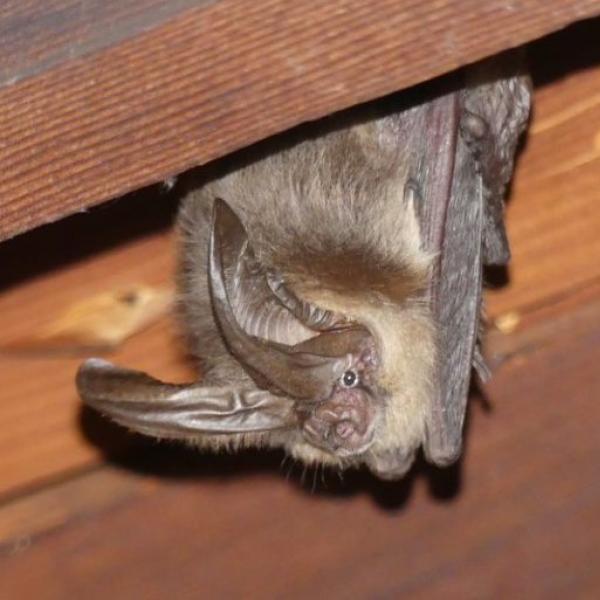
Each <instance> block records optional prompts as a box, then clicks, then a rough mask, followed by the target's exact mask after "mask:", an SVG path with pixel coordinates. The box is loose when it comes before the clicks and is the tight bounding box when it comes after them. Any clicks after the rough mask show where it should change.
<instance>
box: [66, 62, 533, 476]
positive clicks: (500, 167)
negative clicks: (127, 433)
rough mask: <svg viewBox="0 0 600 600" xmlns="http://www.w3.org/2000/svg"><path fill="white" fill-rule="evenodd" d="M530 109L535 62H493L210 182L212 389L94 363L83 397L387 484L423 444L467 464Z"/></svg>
mask: <svg viewBox="0 0 600 600" xmlns="http://www.w3.org/2000/svg"><path fill="white" fill-rule="evenodd" d="M434 88H436V91H435V92H434V91H433V89H434ZM529 101H530V92H529V86H528V80H527V78H526V77H525V76H523V75H522V74H521V73H520V71H519V69H518V68H517V67H516V66H514V64H513V63H511V62H510V61H499V60H496V61H489V62H488V63H484V64H482V65H479V66H477V67H471V69H470V70H468V71H467V72H466V75H465V81H464V82H463V85H462V86H459V87H456V85H455V86H454V87H450V86H448V85H447V84H444V83H442V84H439V85H435V84H434V85H433V86H432V85H430V86H428V87H427V86H426V88H425V91H423V88H419V89H417V90H411V91H408V92H405V93H403V94H402V95H396V96H395V97H392V102H394V103H395V107H394V108H393V109H392V110H390V109H389V102H388V104H387V105H386V108H385V110H384V109H383V108H378V109H374V108H373V107H370V108H369V110H368V111H367V112H368V115H367V116H365V115H362V116H359V117H356V116H355V117H353V118H352V122H351V123H348V122H347V121H346V122H344V120H343V119H340V118H339V117H337V118H336V117H335V116H334V117H332V118H330V119H329V120H328V121H325V122H324V124H322V125H323V126H322V129H321V130H320V131H319V133H318V134H316V135H315V133H314V129H313V130H311V131H312V132H311V134H310V135H309V136H306V137H304V139H303V138H302V137H298V134H297V136H296V138H293V136H292V138H291V139H290V140H288V143H287V145H286V146H285V147H281V146H279V147H277V148H275V149H273V150H272V151H271V152H270V153H267V154H266V155H265V156H262V157H261V158H258V159H255V160H254V161H253V162H247V163H246V164H245V165H244V166H242V167H238V168H236V169H234V170H230V172H228V173H227V174H225V175H221V176H219V177H217V178H213V179H212V180H211V181H209V182H208V183H205V184H204V185H202V186H201V187H200V188H199V189H195V190H193V191H192V192H191V193H190V194H189V195H188V196H187V198H185V200H184V201H183V204H182V207H181V210H180V216H179V228H180V232H181V239H182V242H181V246H182V247H181V269H180V277H179V291H180V298H181V305H182V312H183V315H184V322H185V327H186V330H187V332H188V333H189V337H190V339H191V343H192V349H193V352H194V353H195V354H196V355H197V356H198V357H199V358H200V359H201V361H202V366H203V373H204V377H203V379H202V382H201V383H193V384H190V385H172V384H167V383H162V382H159V381H157V380H155V379H153V378H151V377H150V376H148V375H146V374H143V373H140V372H137V371H131V370H127V369H122V368H118V367H115V366H113V365H111V364H109V363H107V362H105V361H103V360H100V359H90V360H88V361H86V362H85V363H84V364H83V365H82V366H81V368H80V370H79V373H78V376H77V386H78V389H79V392H80V394H81V396H82V398H83V400H84V401H85V402H86V404H88V405H90V406H92V407H93V408H95V409H97V410H98V411H100V412H101V413H104V414H106V415H107V416H109V417H110V418H111V419H114V420H115V421H116V422H118V423H120V424H122V425H124V426H126V427H129V428H130V429H132V430H135V431H138V432H141V433H144V434H147V435H151V436H155V437H159V438H178V439H182V440H185V441H187V442H189V443H191V444H193V445H196V446H198V447H202V448H209V449H219V448H228V449H231V448H235V449H237V448H243V447H248V446H265V447H283V448H284V449H285V450H286V451H287V452H288V453H289V454H291V455H292V456H293V457H295V458H297V459H299V460H301V461H303V462H305V463H307V464H309V465H310V464H328V465H333V466H337V467H338V468H346V467H355V466H359V465H366V466H368V468H369V469H370V470H371V471H372V472H374V473H375V474H377V475H378V476H379V477H381V478H385V479H396V478H399V477H401V476H402V475H403V474H404V473H406V471H407V470H408V469H409V468H410V466H411V464H412V461H413V459H414V456H415V453H416V452H417V450H418V449H419V448H420V447H421V446H422V447H423V449H424V452H425V456H426V458H427V459H428V460H429V461H431V462H432V463H434V464H437V465H447V464H450V463H452V462H453V461H455V460H456V459H457V458H458V456H459V454H460V451H461V445H462V426H463V420H464V415H465V409H466V401H467V394H468V388H469V381H470V377H471V372H472V367H473V366H474V365H475V367H480V368H481V369H483V368H484V367H483V361H482V360H481V356H480V354H479V348H478V336H479V321H480V312H481V290H482V268H483V266H484V265H487V264H505V263H506V262H507V261H508V258H509V252H508V245H507V242H506V237H505V233H504V226H503V196H504V193H505V189H506V186H507V183H508V181H509V179H510V176H511V173H512V167H513V157H514V152H515V148H516V145H517V141H518V138H519V136H520V134H521V132H522V131H523V129H524V127H525V125H526V122H527V118H528V113H529ZM378 111H379V112H378ZM359 114H360V113H359Z"/></svg>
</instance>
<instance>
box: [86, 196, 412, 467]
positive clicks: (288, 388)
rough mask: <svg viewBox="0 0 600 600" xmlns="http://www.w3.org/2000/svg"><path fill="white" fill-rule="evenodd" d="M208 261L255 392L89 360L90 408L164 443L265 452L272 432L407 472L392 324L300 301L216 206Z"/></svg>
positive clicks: (299, 446)
mask: <svg viewBox="0 0 600 600" xmlns="http://www.w3.org/2000/svg"><path fill="white" fill-rule="evenodd" d="M208 262H209V264H208V278H209V284H210V285H209V288H210V294H211V301H212V307H213V312H214V317H215V321H216V323H217V325H218V328H219V331H220V334H221V336H222V338H223V340H224V341H225V344H226V346H227V348H228V350H229V352H230V353H231V354H232V355H233V356H234V357H235V359H236V360H237V362H238V363H239V365H240V366H241V367H242V368H243V369H244V370H245V372H246V373H247V375H248V376H249V377H250V378H251V380H252V381H253V382H254V384H255V385H254V386H252V385H248V384H247V383H246V384H236V383H235V382H232V383H231V385H228V386H225V387H209V386H205V385H202V384H200V383H195V384H192V385H189V386H175V385H170V384H165V383H162V382H159V381H157V380H155V379H152V378H151V377H149V376H147V375H145V374H142V373H139V372H135V371H129V370H126V369H120V368H117V367H113V366H112V365H110V364H108V363H106V362H104V361H98V360H97V359H91V360H89V361H87V362H86V363H84V364H83V365H82V367H81V368H80V370H79V373H78V378H77V385H78V388H79V391H80V394H81V396H82V398H83V399H84V400H85V401H86V403H88V404H89V405H91V406H92V407H94V408H96V409H97V410H100V411H101V412H104V413H106V414H107V415H108V416H110V417H111V418H113V419H114V420H116V421H117V422H119V423H121V424H123V425H125V426H127V427H130V428H131V429H134V430H136V431H140V432H142V433H145V434H149V435H153V436H156V437H172V438H183V439H187V440H189V441H192V442H194V443H197V444H200V445H203V444H210V445H213V446H214V445H216V446H218V445H222V444H223V443H225V444H226V443H227V440H231V439H232V438H235V439H236V440H240V439H242V440H243V443H245V444H246V445H249V444H264V443H265V436H266V437H267V443H268V442H269V441H270V440H271V441H272V439H275V438H276V439H278V440H279V442H278V445H283V446H285V447H286V448H287V449H288V451H290V452H291V453H292V454H293V455H294V456H296V457H298V458H300V459H302V460H304V461H305V462H309V463H314V462H324V463H330V464H337V465H338V466H347V465H352V464H359V463H367V464H368V465H369V466H370V467H371V469H372V470H374V471H376V472H384V473H385V474H387V475H390V474H392V475H391V476H398V475H400V474H402V473H403V472H404V471H405V470H406V468H407V466H409V465H410V462H409V461H408V460H407V458H406V456H407V454H406V453H402V452H400V453H399V452H397V451H395V452H392V453H390V452H388V450H389V446H390V445H392V446H396V447H397V446H398V445H399V442H398V440H393V439H391V438H393V437H394V431H395V430H394V427H396V429H397V424H395V425H390V422H389V421H390V419H391V421H394V415H393V412H394V409H393V406H392V410H391V413H390V405H393V403H394V399H393V398H391V396H390V391H389V386H387V387H386V385H381V374H382V372H383V373H385V369H382V364H381V362H382V356H381V350H382V339H385V338H386V332H385V327H383V328H382V329H381V330H380V331H379V332H378V333H377V334H374V331H373V329H372V328H370V327H369V326H368V325H366V324H365V323H364V322H361V320H359V319H356V318H354V317H352V316H349V315H348V314H345V313H343V312H338V311H336V310H330V309H327V308H322V307H320V306H318V305H316V304H314V303H312V302H310V301H307V300H303V299H300V298H299V297H298V296H297V295H296V294H295V292H294V291H292V289H291V288H290V287H288V286H287V285H286V283H285V281H284V278H283V277H282V276H281V274H280V273H278V272H276V271H274V270H272V269H269V268H266V267H264V266H263V265H262V264H261V263H260V262H259V261H258V260H257V257H256V256H255V253H254V251H253V249H252V246H251V244H250V242H249V239H248V235H247V232H246V230H245V228H244V226H243V224H242V223H241V221H240V220H239V218H238V217H237V215H236V214H235V213H234V212H233V211H232V210H231V208H229V206H228V205H227V204H226V203H225V202H224V201H222V200H218V199H217V200H216V201H215V203H214V212H213V225H212V231H211V236H210V240H209V253H208ZM375 320H377V319H375ZM366 321H368V318H367V319H366ZM390 326H391V327H394V328H395V323H390ZM396 333H397V332H396V331H394V332H393V335H391V336H389V334H390V332H387V335H388V336H389V337H392V338H393V339H395V338H396ZM383 346H385V343H383ZM383 379H384V380H385V376H384V378H383ZM392 379H393V376H392ZM392 387H393V386H392ZM390 414H391V416H390ZM386 428H387V429H386ZM386 431H387V433H386ZM240 436H241V438H240ZM386 436H387V437H386ZM382 440H383V442H382ZM386 440H387V441H386ZM382 443H383V444H384V446H385V448H384V449H383V450H382V449H381V448H379V449H378V448H377V446H378V444H379V446H381V444H382ZM415 445H416V444H412V447H411V448H410V450H411V452H409V453H408V454H409V455H410V460H412V450H414V447H415ZM386 456H394V457H395V459H394V460H395V463H394V464H393V465H390V464H389V462H390V461H389V459H386V458H385V457H386ZM398 457H404V458H403V459H402V460H401V461H400V463H399V462H398ZM382 461H383V462H382Z"/></svg>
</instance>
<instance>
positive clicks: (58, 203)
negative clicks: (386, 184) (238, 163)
mask: <svg viewBox="0 0 600 600" xmlns="http://www.w3.org/2000/svg"><path fill="white" fill-rule="evenodd" d="M117 4H118V3H117ZM163 4H167V3H163ZM113 5H116V4H115V3H114V2H109V3H108V4H107V5H106V7H105V8H103V3H100V2H97V1H94V0H85V1H84V2H83V3H80V2H78V3H73V2H70V1H69V0H63V1H62V2H59V0H53V1H52V2H51V3H50V5H49V6H48V7H47V9H44V10H45V11H47V12H44V10H42V9H41V8H40V7H41V6H42V3H41V2H37V3H36V2H32V0H30V1H28V2H26V3H24V4H22V3H20V2H16V1H11V2H9V3H8V4H7V5H6V6H3V8H2V12H0V32H1V31H2V27H3V28H4V30H5V31H8V32H9V33H10V32H13V31H14V34H13V33H11V35H8V36H7V35H5V36H4V39H5V41H4V45H3V46H2V47H1V51H2V58H3V60H5V61H7V64H6V66H5V67H4V68H5V74H6V76H7V77H8V81H16V83H13V84H12V85H5V86H4V87H2V88H0V131H1V132H2V134H1V135H2V138H1V143H0V164H1V165H2V169H1V170H0V239H3V238H8V237H10V236H13V235H16V234H17V233H19V232H22V231H25V230H27V229H30V228H32V227H35V226H37V225H40V224H42V223H47V222H51V221H55V220H56V219H58V218H59V217H63V216H65V215H67V214H70V213H73V212H76V211H79V210H81V209H82V208H84V207H87V206H91V205H94V204H97V203H99V202H102V201H103V200H106V199H108V198H113V197H115V196H118V195H120V194H123V193H125V192H127V191H129V190H132V189H138V188H140V187H141V186H144V185H147V184H150V183H153V182H156V181H160V180H161V179H164V178H167V177H169V176H171V175H173V174H174V173H178V172H181V171H182V170H185V169H187V168H189V167H192V166H194V165H199V164H204V163H206V162H208V161H210V160H212V159H214V158H216V157H219V156H222V155H224V154H226V153H228V152H231V151H232V150H234V149H236V148H239V147H241V146H245V145H248V144H249V143H251V142H254V141H256V140H258V139H262V138H264V137H266V136H267V135H270V134H273V133H276V132H278V131H282V130H284V129H287V128H289V127H291V126H293V125H295V124H297V123H300V122H303V121H307V120H310V119H315V118H317V117H320V116H322V115H325V114H328V113H330V112H332V111H335V110H339V109H341V108H344V107H347V106H350V105H353V104H356V103H358V102H362V101H365V100H369V99H372V98H375V97H379V96H381V95H384V94H386V93H389V92H392V91H396V90H398V89H402V88H404V87H407V86H410V85H413V84H415V83H417V82H420V81H423V80H426V79H428V78H431V77H433V76H435V75H439V74H441V73H444V72H447V71H449V70H452V69H454V68H456V67H458V66H460V65H463V64H465V63H469V62H473V61H476V60H477V59H479V58H482V57H484V56H488V55H490V54H493V53H496V52H498V51H500V50H503V49H506V48H509V47H514V46H518V45H520V44H522V43H524V42H526V41H529V40H532V39H535V38H537V37H539V36H541V35H544V34H546V33H548V32H550V31H553V30H556V29H559V28H561V27H564V26H565V25H567V24H568V23H571V22H573V21H576V20H578V19H582V18H584V17H589V16H592V15H596V14H598V13H600V0H578V1H577V2H572V1H570V0H546V1H545V2H540V1H539V0H514V1H513V2H510V3H507V2H506V1H505V0H488V1H486V2H481V1H480V0H442V1H439V2H435V3H430V2H417V1H415V0H402V1H399V0H380V1H379V2H377V3H376V4H375V5H372V4H370V3H365V2H363V1H362V0H335V1H330V2H321V3H316V4H315V3H310V2H308V1H300V0H261V2H247V1H246V0H219V1H215V2H210V3H205V2H200V3H199V4H198V5H197V6H196V7H194V8H189V7H190V6H191V3H188V2H184V1H181V2H177V3H174V4H173V9H172V11H171V12H169V11H165V10H163V11H162V12H161V10H162V9H161V5H159V4H158V3H156V2H152V1H150V0H144V2H143V3H141V4H140V5H139V6H137V5H136V6H137V7H136V6H134V3H132V2H129V1H128V2H125V3H124V4H123V5H122V6H121V7H120V8H118V9H117V10H116V12H115V15H114V17H113V16H111V11H110V10H109V9H110V7H111V6H113ZM59 8H60V10H59ZM86 10H88V11H89V13H86ZM74 11H75V12H74ZM77 11H79V12H77ZM86 15H87V16H86ZM19 16H21V17H22V18H21V20H20V21H19ZM36 19H37V20H36ZM36 23H37V24H38V25H37V27H38V29H36V27H33V25H32V24H34V25H35V24H36ZM88 25H89V27H88ZM63 26H64V28H65V30H64V31H63V30H62V29H61V27H63ZM40 27H41V28H42V29H43V31H42V32H41V33H40V31H39V28H40ZM146 27H150V30H149V31H144V32H143V33H140V31H141V30H143V29H145V28H146ZM19 29H21V31H25V32H26V33H28V32H29V31H30V29H31V35H26V41H23V35H25V34H23V35H20V34H19V33H18V30H19ZM44 31H45V32H46V33H44ZM53 31H54V33H55V35H53V36H50V35H49V33H50V32H53ZM115 31H116V33H115ZM104 33H106V35H104ZM29 41H31V44H32V46H31V47H29V46H28V43H29ZM105 44H108V47H106V48H104V49H102V48H103V46H104V45H105ZM38 52H39V53H40V56H39V57H37V53H38ZM15 57H16V58H15ZM67 57H69V58H71V57H72V58H73V59H72V60H66V58H67ZM38 58H39V60H38ZM36 61H38V62H36ZM44 64H47V65H48V70H44V68H43V65H44ZM33 73H38V74H37V75H33ZM28 74H29V75H31V76H29V77H25V79H19V78H20V77H21V76H26V75H28ZM6 81H7V80H6V78H5V83H6Z"/></svg>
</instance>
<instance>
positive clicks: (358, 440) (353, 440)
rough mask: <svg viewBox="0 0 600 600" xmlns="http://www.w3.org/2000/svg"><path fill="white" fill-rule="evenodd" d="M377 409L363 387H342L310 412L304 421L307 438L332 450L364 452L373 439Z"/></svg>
mask: <svg viewBox="0 0 600 600" xmlns="http://www.w3.org/2000/svg"><path fill="white" fill-rule="evenodd" d="M376 417H377V409H376V406H375V403H374V402H373V399H372V398H371V396H370V395H369V394H368V393H367V392H366V391H364V390H361V389H352V390H340V391H338V392H336V393H335V394H334V395H333V396H332V398H330V399H329V400H327V401H325V402H323V403H322V404H320V405H319V406H318V407H317V408H315V410H314V411H313V412H312V413H311V414H310V415H308V417H307V418H306V419H305V421H304V423H303V425H302V433H303V435H304V437H305V438H306V440H307V441H308V442H309V443H311V444H313V445H314V446H317V447H318V448H321V449H323V450H326V451H328V452H331V453H332V454H334V455H336V456H340V457H349V456H355V455H358V454H362V453H363V452H365V451H366V450H367V449H368V448H369V446H370V445H371V443H372V442H373V433H374V430H375V422H376V420H377V419H376Z"/></svg>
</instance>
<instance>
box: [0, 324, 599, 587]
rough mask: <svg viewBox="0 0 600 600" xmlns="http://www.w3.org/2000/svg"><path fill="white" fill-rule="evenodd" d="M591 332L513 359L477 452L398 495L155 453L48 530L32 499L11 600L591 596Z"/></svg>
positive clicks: (20, 509) (480, 422)
mask: <svg viewBox="0 0 600 600" xmlns="http://www.w3.org/2000/svg"><path fill="white" fill-rule="evenodd" d="M599 336H600V321H598V320H597V319H595V320H594V321H592V322H590V323H589V327H588V329H587V332H585V333H584V334H583V335H581V336H576V337H568V336H567V337H564V336H555V337H554V338H553V340H552V341H551V343H550V344H549V345H545V346H544V347H543V348H541V349H540V350H539V351H538V352H535V353H533V354H529V355H527V357H526V360H524V361H511V362H508V363H505V365H504V366H503V367H502V368H501V369H500V371H499V372H498V374H497V376H496V379H495V380H494V382H493V384H492V385H491V386H490V387H489V388H488V391H487V395H488V403H489V404H490V405H491V407H492V410H491V411H490V410H488V411H485V410H484V409H483V405H482V404H480V403H474V404H473V405H472V410H471V414H470V427H469V429H470V436H469V447H468V452H467V454H466V457H465V459H464V461H463V462H462V464H461V465H460V467H459V468H456V469H452V470H450V471H437V470H430V469H420V470H419V471H418V473H417V474H413V476H412V477H410V478H409V479H408V480H407V481H405V482H404V483H400V484H385V483H381V482H377V481H375V480H374V479H372V478H370V477H367V476H366V475H363V474H355V475H350V476H349V477H347V478H346V480H345V482H344V483H343V484H340V483H339V482H337V480H336V478H335V476H334V477H333V479H332V478H330V477H328V478H327V486H326V487H325V486H322V485H321V484H317V489H316V491H315V492H312V493H311V483H310V481H309V482H308V483H307V484H305V485H304V486H302V485H301V484H300V482H299V479H298V476H297V475H294V476H293V477H292V479H291V480H290V481H289V482H285V481H284V479H283V477H281V475H280V474H279V473H278V470H279V467H278V456H277V455H275V456H271V457H270V458H267V459H266V460H265V459H260V458H258V457H257V456H254V457H252V456H251V457H250V458H246V460H241V461H239V463H238V462H237V461H235V459H232V458H230V457H221V458H211V457H199V456H198V455H195V454H189V453H187V452H185V451H183V450H172V451H168V450H167V451H165V448H162V449H160V451H161V455H162V459H160V460H158V461H157V456H158V455H157V454H156V453H155V454H151V455H149V456H146V457H145V459H144V458H142V459H138V462H137V463H133V464H132V463H129V466H130V468H133V469H134V470H138V471H141V472H147V471H148V469H150V471H151V475H150V477H149V478H143V477H142V478H140V477H139V476H138V475H135V474H132V476H131V478H130V480H129V481H127V479H125V478H123V479H122V480H121V486H122V491H120V492H116V494H117V497H118V498H119V500H118V501H117V502H111V501H110V500H108V499H105V500H103V501H102V502H96V501H95V500H94V501H91V500H90V508H89V511H85V510H83V509H82V507H81V506H75V507H74V508H73V510H72V517H71V518H70V519H65V515H64V514H62V515H61V518H60V519H59V520H58V521H59V522H58V523H57V520H48V521H46V522H40V518H39V517H38V516H37V514H38V512H37V511H35V509H34V506H35V502H36V500H35V498H30V499H20V500H16V501H14V503H13V504H12V505H7V506H6V507H5V508H4V509H3V510H5V511H8V512H10V515H11V518H12V519H13V520H14V519H17V517H18V518H21V519H22V518H23V516H24V515H25V516H26V517H27V518H30V519H31V527H30V531H31V533H30V534H27V533H23V532H27V531H28V529H27V527H26V526H25V529H24V528H23V521H22V520H21V521H20V526H19V527H16V526H14V525H13V526H12V529H11V528H10V527H7V526H6V525H4V530H5V531H11V532H13V533H14V532H19V535H18V537H16V538H15V537H12V538H10V537H9V538H4V542H5V543H4V545H3V546H2V549H3V550H4V552H3V553H2V554H1V555H0V589H2V593H3V596H4V597H9V598H17V597H35V598H40V599H54V598H57V599H58V598H65V597H79V596H82V595H83V596H85V597H86V598H91V599H94V598H106V597H107V596H110V597H113V598H116V599H119V598H130V597H132V596H136V597H143V598H148V599H153V598H157V599H158V598H165V597H176V598H197V597H198V596H203V595H206V594H209V595H210V596H212V597H218V598H230V597H231V598H233V597H240V596H243V597H247V596H249V595H250V597H257V598H265V597H266V598H272V597H286V598H307V597H320V596H327V597H328V598H350V597H352V598H373V597H377V598H398V597H403V595H406V596H410V597H411V598H438V597H439V598H442V597H444V598H447V597H451V598H506V597H522V596H527V597H528V598H529V597H532V598H564V597H577V598H583V597H589V598H592V597H596V596H597V594H598V592H599V591H600V572H599V571H598V569H597V568H596V561H595V556H596V553H597V549H598V546H599V544H600V529H599V528H598V527H597V507H598V503H599V502H600V465H599V464H598V460H597V456H598V453H599V452H600V437H599V436H598V435H597V425H596V424H597V422H598V420H599V419H600V404H599V403H598V402H597V398H598V393H599V391H600V373H599V372H598V369H597V364H598V360H599V359H600V344H598V339H599ZM566 399H568V401H566ZM155 461H156V462H155ZM234 461H235V464H237V466H236V467H234V466H232V465H233V464H234ZM156 476H158V477H161V478H162V479H163V481H162V482H157V481H156V480H155V477H156ZM106 477H107V474H106V473H105V472H104V471H101V472H100V473H98V475H92V476H86V477H85V478H84V480H82V481H80V482H79V485H80V486H81V488H82V490H81V491H82V493H83V491H84V490H86V491H85V493H84V495H87V496H88V497H90V498H93V494H92V493H91V490H93V489H95V488H96V487H97V486H98V485H100V484H101V483H102V482H104V481H105V478H106ZM119 477H120V475H119ZM146 477H147V476H146ZM117 479H118V478H115V477H114V476H113V479H112V480H111V481H113V482H116V483H114V484H113V485H116V486H117V488H118V486H119V484H118V482H117ZM132 482H133V487H131V486H132ZM144 482H147V483H144ZM142 485H146V486H147V487H146V488H144V489H142V488H140V491H139V492H137V493H136V492H135V486H142ZM67 486H69V487H68V489H70V490H71V491H73V490H74V488H73V483H68V484H63V486H57V487H56V488H55V489H54V490H48V491H47V492H44V494H43V495H42V496H40V504H39V507H40V508H43V507H45V506H56V500H57V499H59V498H61V497H63V495H64V493H65V490H66V489H67ZM127 486H130V487H127ZM68 510H70V508H69V503H68V502H67V503H66V511H68ZM1 512H2V511H0V514H1ZM2 522H3V521H2V519H1V518H0V524H1V523H2ZM4 523H6V519H5V520H4ZM249 590H251V592H249Z"/></svg>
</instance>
